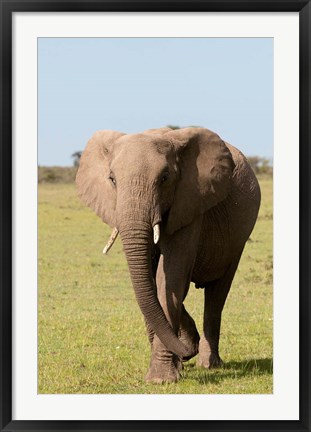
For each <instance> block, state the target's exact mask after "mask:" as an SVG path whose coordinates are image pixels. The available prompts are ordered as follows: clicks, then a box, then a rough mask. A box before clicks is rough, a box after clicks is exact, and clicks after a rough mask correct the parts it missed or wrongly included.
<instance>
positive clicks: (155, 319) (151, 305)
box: [119, 215, 189, 357]
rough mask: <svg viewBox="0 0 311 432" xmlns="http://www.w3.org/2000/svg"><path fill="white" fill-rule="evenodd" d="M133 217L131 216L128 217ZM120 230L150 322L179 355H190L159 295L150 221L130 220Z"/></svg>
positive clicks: (131, 269) (140, 300) (139, 294)
mask: <svg viewBox="0 0 311 432" xmlns="http://www.w3.org/2000/svg"><path fill="white" fill-rule="evenodd" d="M123 216H124V215H123ZM131 219H132V218H127V220H131ZM132 220H133V219H132ZM119 231H120V236H121V239H122V243H123V248H124V252H125V255H126V258H127V262H128V266H129V271H130V275H131V280H132V284H133V287H134V291H135V295H136V299H137V302H138V305H139V307H140V309H141V311H142V313H143V315H144V316H145V318H146V321H147V323H148V324H149V325H150V327H151V328H152V330H153V331H154V332H155V333H156V335H157V336H158V337H159V339H160V340H161V342H162V343H163V344H164V345H165V346H166V348H167V349H168V350H169V351H171V352H173V353H175V354H177V355H178V356H179V357H187V356H188V354H189V353H188V350H187V348H186V347H185V346H184V345H183V344H182V342H181V341H180V340H179V339H178V337H177V336H176V335H175V333H174V331H173V329H172V327H171V325H170V324H169V322H168V321H167V319H166V316H165V314H164V312H163V309H162V307H161V305H160V303H159V300H158V298H157V294H156V287H155V282H154V279H153V276H152V265H151V244H152V242H153V238H152V227H151V225H150V222H149V223H148V222H137V221H136V222H135V225H134V223H131V226H129V224H128V222H127V224H126V226H123V225H122V224H120V226H119Z"/></svg>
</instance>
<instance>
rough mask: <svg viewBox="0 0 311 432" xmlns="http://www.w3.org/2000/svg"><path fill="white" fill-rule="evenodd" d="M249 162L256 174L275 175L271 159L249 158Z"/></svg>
mask: <svg viewBox="0 0 311 432" xmlns="http://www.w3.org/2000/svg"><path fill="white" fill-rule="evenodd" d="M247 160H248V163H249V164H250V166H251V167H252V169H253V171H254V173H255V174H268V175H272V174H273V166H272V165H271V162H270V160H269V159H267V158H264V157H259V156H248V157H247Z"/></svg>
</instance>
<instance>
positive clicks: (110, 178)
mask: <svg viewBox="0 0 311 432" xmlns="http://www.w3.org/2000/svg"><path fill="white" fill-rule="evenodd" d="M108 178H109V180H110V181H111V183H112V184H113V185H114V186H116V184H117V182H116V179H115V177H114V175H113V174H112V172H111V173H110V174H109V177H108Z"/></svg>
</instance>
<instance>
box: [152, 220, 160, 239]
mask: <svg viewBox="0 0 311 432" xmlns="http://www.w3.org/2000/svg"><path fill="white" fill-rule="evenodd" d="M159 240H160V225H159V224H156V225H155V226H154V227H153V241H154V244H157V243H158V241H159Z"/></svg>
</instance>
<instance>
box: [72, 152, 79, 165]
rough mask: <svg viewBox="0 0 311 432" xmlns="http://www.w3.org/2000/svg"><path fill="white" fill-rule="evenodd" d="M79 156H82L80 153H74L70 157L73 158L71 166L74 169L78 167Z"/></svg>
mask: <svg viewBox="0 0 311 432" xmlns="http://www.w3.org/2000/svg"><path fill="white" fill-rule="evenodd" d="M81 155H82V151H76V152H74V153H72V155H71V157H72V158H73V166H75V167H78V166H79V164H80V158H81Z"/></svg>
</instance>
